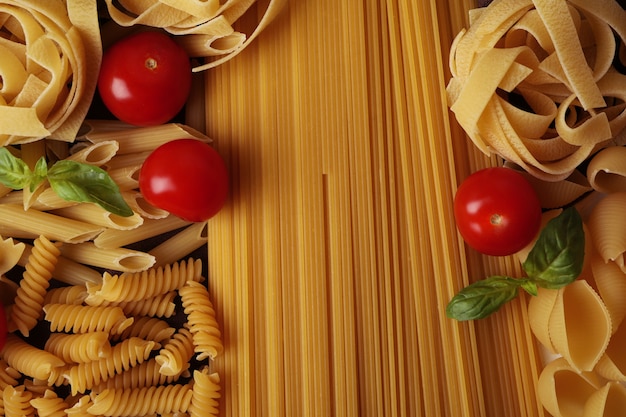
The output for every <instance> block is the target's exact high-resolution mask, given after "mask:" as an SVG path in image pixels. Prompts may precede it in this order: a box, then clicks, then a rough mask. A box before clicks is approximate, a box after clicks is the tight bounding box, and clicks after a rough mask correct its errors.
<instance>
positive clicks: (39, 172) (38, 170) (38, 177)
mask: <svg viewBox="0 0 626 417" xmlns="http://www.w3.org/2000/svg"><path fill="white" fill-rule="evenodd" d="M46 176H48V164H47V163H46V158H45V157H43V156H42V157H41V158H39V160H38V161H37V163H36V164H35V169H34V170H33V179H32V181H31V183H30V191H35V188H37V186H38V185H39V184H41V182H43V180H45V179H46Z"/></svg>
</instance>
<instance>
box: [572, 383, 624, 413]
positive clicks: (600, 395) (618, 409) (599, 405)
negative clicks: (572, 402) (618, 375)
mask: <svg viewBox="0 0 626 417" xmlns="http://www.w3.org/2000/svg"><path fill="white" fill-rule="evenodd" d="M625 412H626V387H624V386H623V385H622V384H620V383H619V382H615V381H611V382H608V383H607V384H606V385H605V386H604V387H602V388H600V389H599V390H598V391H596V392H594V393H593V394H592V395H591V396H590V397H589V399H588V400H587V402H586V403H585V408H584V410H583V414H582V415H583V417H622V416H623V415H624V413H625Z"/></svg>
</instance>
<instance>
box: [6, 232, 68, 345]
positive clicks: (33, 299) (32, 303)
mask: <svg viewBox="0 0 626 417" xmlns="http://www.w3.org/2000/svg"><path fill="white" fill-rule="evenodd" d="M59 255H60V251H59V248H58V246H57V245H55V244H54V243H52V242H50V240H48V239H47V238H46V237H45V236H40V237H38V238H37V239H35V242H34V248H33V250H32V252H31V254H30V256H29V257H28V262H27V263H26V270H25V271H24V274H23V277H22V280H21V281H20V287H19V288H18V290H17V298H16V299H15V305H14V306H13V311H12V313H11V319H12V325H13V326H14V328H13V329H11V330H15V329H17V330H19V331H20V333H22V335H24V336H26V337H28V335H29V333H30V331H31V330H32V329H33V328H34V327H35V326H36V325H37V322H38V321H39V318H40V317H41V315H42V312H43V305H44V301H45V297H46V292H47V290H48V287H49V286H50V279H51V278H52V273H53V272H54V268H55V266H56V264H57V260H58V258H59ZM13 326H11V327H13Z"/></svg>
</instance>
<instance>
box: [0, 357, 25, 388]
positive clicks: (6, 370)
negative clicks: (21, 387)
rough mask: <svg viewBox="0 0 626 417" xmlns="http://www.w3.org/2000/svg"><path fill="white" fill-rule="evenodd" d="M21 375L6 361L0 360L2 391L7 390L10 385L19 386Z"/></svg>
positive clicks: (0, 386)
mask: <svg viewBox="0 0 626 417" xmlns="http://www.w3.org/2000/svg"><path fill="white" fill-rule="evenodd" d="M20 377H21V374H20V373H19V372H18V371H17V370H15V369H13V368H12V367H10V366H9V364H8V363H7V362H6V361H5V360H4V359H0V390H3V389H5V388H6V387H7V386H8V385H14V386H15V385H17V382H18V379H20Z"/></svg>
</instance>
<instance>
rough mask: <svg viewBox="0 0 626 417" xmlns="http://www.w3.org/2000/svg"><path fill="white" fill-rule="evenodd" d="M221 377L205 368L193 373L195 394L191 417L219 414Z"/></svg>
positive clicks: (192, 398)
mask: <svg viewBox="0 0 626 417" xmlns="http://www.w3.org/2000/svg"><path fill="white" fill-rule="evenodd" d="M220 397H221V395H220V377H219V375H218V374H217V373H209V371H208V369H207V368H205V369H203V370H202V371H198V370H196V371H194V373H193V395H192V396H191V406H190V407H189V415H190V416H191V417H209V416H217V415H219V398H220Z"/></svg>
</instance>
